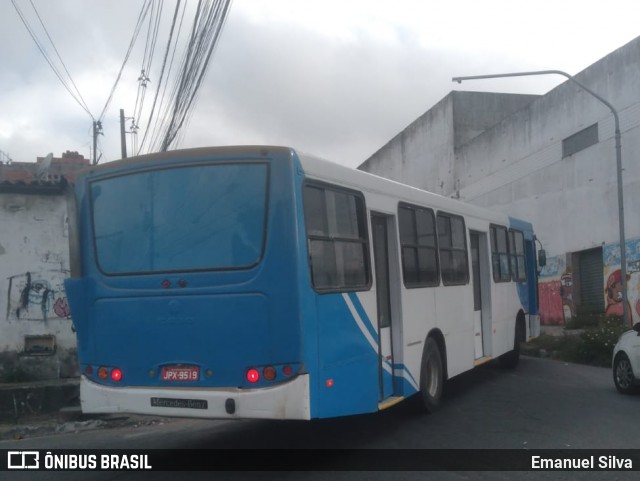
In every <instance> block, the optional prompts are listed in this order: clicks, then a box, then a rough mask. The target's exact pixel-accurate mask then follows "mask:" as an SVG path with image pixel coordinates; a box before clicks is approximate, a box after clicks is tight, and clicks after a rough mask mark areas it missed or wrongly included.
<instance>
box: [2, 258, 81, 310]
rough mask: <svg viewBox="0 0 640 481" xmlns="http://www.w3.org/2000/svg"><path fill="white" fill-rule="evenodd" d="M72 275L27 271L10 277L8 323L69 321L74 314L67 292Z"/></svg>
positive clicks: (57, 272) (57, 271) (60, 272)
mask: <svg viewBox="0 0 640 481" xmlns="http://www.w3.org/2000/svg"><path fill="white" fill-rule="evenodd" d="M68 275H69V272H68V271H65V270H52V271H44V272H38V273H33V272H27V273H24V274H18V275H15V276H12V277H9V303H8V306H7V320H29V321H45V322H46V321H47V320H49V319H52V318H61V319H67V318H69V317H70V315H71V312H70V310H69V305H68V303H67V296H66V293H65V291H64V279H65V278H66V277H68Z"/></svg>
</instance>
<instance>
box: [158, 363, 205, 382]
mask: <svg viewBox="0 0 640 481" xmlns="http://www.w3.org/2000/svg"><path fill="white" fill-rule="evenodd" d="M160 378H161V379H162V380H163V381H172V382H192V381H198V380H199V379H200V368H199V367H197V366H165V367H163V368H162V370H161V371H160Z"/></svg>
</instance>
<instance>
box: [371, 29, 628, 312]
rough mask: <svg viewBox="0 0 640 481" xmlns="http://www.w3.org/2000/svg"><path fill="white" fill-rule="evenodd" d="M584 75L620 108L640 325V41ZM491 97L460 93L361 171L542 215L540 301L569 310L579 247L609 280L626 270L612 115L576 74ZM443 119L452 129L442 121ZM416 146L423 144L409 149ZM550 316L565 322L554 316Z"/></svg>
mask: <svg viewBox="0 0 640 481" xmlns="http://www.w3.org/2000/svg"><path fill="white" fill-rule="evenodd" d="M576 79H577V80H578V81H579V82H581V83H583V84H584V85H586V86H588V87H589V88H590V89H591V90H593V91H595V92H597V93H598V94H599V95H601V96H602V97H604V98H605V99H607V100H608V101H609V102H610V103H611V104H612V105H614V107H615V108H616V110H617V111H618V113H619V115H620V123H621V132H622V155H623V164H624V172H623V178H624V182H623V185H624V209H625V212H626V226H625V227H626V229H625V231H626V238H627V246H626V249H627V260H628V265H627V269H628V272H629V273H630V276H629V279H628V282H629V285H628V294H629V298H630V300H631V304H630V310H631V311H632V312H633V315H634V319H633V320H634V321H636V322H637V321H640V222H639V221H638V218H639V216H638V214H639V213H640V161H639V160H640V94H639V92H640V37H639V38H637V39H635V40H633V41H632V42H630V43H629V44H627V45H625V46H623V47H621V48H620V49H618V50H616V51H615V52H613V53H612V54H610V55H608V56H607V57H605V58H604V59H602V60H600V61H599V62H597V63H595V64H594V65H592V66H590V67H589V68H587V69H585V70H584V71H583V72H580V73H579V74H578V75H576ZM482 95H483V94H478V93H471V92H453V93H452V94H450V95H449V96H447V97H446V98H445V99H444V100H443V101H442V102H440V103H439V104H438V105H436V106H435V107H434V108H433V109H432V110H433V113H430V112H431V111H430V112H428V113H427V114H425V115H423V116H422V117H421V118H420V119H418V120H416V121H415V122H414V123H413V124H412V125H411V126H410V127H409V128H407V129H406V130H405V131H403V132H402V133H400V134H399V135H398V136H396V137H395V138H394V139H393V140H392V141H391V142H390V143H389V144H387V146H385V147H384V148H383V149H381V150H380V151H379V152H377V153H376V154H374V155H373V156H372V157H371V159H369V160H367V161H366V162H365V163H364V164H363V165H362V166H361V167H360V168H362V169H363V170H367V171H370V172H372V173H375V174H379V175H384V176H387V177H391V178H394V179H396V180H400V181H402V182H406V183H409V184H412V185H414V186H416V187H420V188H424V189H427V190H431V191H433V192H437V193H440V194H443V195H447V196H452V197H459V198H460V199H462V200H464V201H467V202H471V203H474V204H478V205H482V206H486V207H491V208H496V209H499V210H502V211H504V212H506V213H508V214H510V215H513V216H516V217H522V218H525V219H528V220H530V221H532V222H533V224H534V227H535V229H536V231H537V235H538V237H539V238H540V240H541V241H542V243H543V245H544V247H545V249H546V250H547V253H548V256H549V260H550V263H549V267H548V268H546V269H545V270H544V271H543V273H542V274H543V279H542V280H543V281H544V282H548V283H550V284H549V285H548V286H544V285H543V286H541V287H542V290H545V292H541V299H542V298H544V299H547V298H548V299H549V302H550V303H554V304H555V305H556V306H559V307H560V316H562V306H563V302H566V299H565V300H564V301H563V299H562V295H561V291H562V290H561V289H560V287H561V286H562V282H565V283H567V285H569V284H570V283H571V276H572V273H573V272H575V267H576V266H575V265H572V264H573V262H572V260H575V253H579V252H581V251H585V250H588V249H592V248H599V249H602V256H603V266H604V269H603V286H606V285H607V282H610V280H611V278H613V277H614V276H615V273H616V271H618V270H619V269H620V245H619V230H618V200H617V192H618V188H617V181H616V161H615V149H614V146H615V144H614V121H613V116H612V114H611V111H610V110H609V109H608V108H607V107H606V106H605V105H603V104H602V103H601V102H599V101H598V100H597V99H595V98H594V97H593V96H592V95H590V94H589V93H587V92H585V91H583V89H581V88H580V87H579V86H577V85H576V84H575V83H574V82H571V81H569V80H567V81H566V82H564V83H563V84H561V85H559V86H558V87H557V88H555V89H553V90H552V91H550V92H549V93H547V94H546V95H544V96H542V97H539V98H534V97H530V98H528V99H527V98H522V99H520V100H519V101H518V100H517V98H514V100H513V101H512V102H511V103H509V99H508V97H507V96H505V97H496V98H495V100H493V101H492V100H491V97H484V98H483V96H482ZM486 95H488V96H489V95H495V94H486ZM516 97H517V96H516ZM492 102H493V103H492ZM443 112H444V113H443ZM439 122H442V123H444V125H436V124H437V123H439ZM593 124H597V126H598V142H597V143H596V144H594V145H592V146H590V147H587V148H585V149H584V150H581V151H578V152H576V153H574V154H573V155H570V156H568V157H565V158H563V151H562V141H563V139H565V138H567V137H569V136H571V135H573V134H575V133H577V132H579V131H581V130H582V129H585V128H587V127H589V126H590V125H593ZM407 145H414V146H415V147H413V148H412V149H411V150H410V151H409V150H408V149H407V148H406V146H407ZM391 154H393V155H391ZM447 175H450V178H449V177H447ZM610 276H612V277H610ZM551 283H553V284H551ZM547 291H548V292H547ZM564 291H565V292H566V289H564ZM574 291H575V289H574ZM542 294H544V295H542ZM547 294H548V295H547ZM604 296H605V289H604V288H603V297H604ZM606 303H607V306H609V304H614V301H612V300H611V299H606ZM571 307H572V308H573V307H575V306H571ZM613 307H615V306H613ZM554 312H557V310H554ZM572 312H573V313H575V311H572ZM552 318H553V319H552ZM548 321H549V322H556V321H557V322H560V321H562V322H563V321H564V319H559V318H558V315H557V314H554V315H553V316H551V317H549V319H548Z"/></svg>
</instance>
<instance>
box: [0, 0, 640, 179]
mask: <svg viewBox="0 0 640 481" xmlns="http://www.w3.org/2000/svg"><path fill="white" fill-rule="evenodd" d="M175 2H176V0H165V1H164V5H165V6H164V12H165V13H164V18H165V20H163V23H162V25H161V30H160V33H159V35H158V45H159V46H158V47H157V53H156V60H155V61H154V66H155V67H154V68H155V69H157V70H153V69H152V71H151V73H150V78H151V82H150V84H149V87H148V90H147V95H146V97H145V98H147V100H146V101H145V104H144V105H143V108H144V109H149V108H150V104H151V100H148V99H152V98H153V95H154V94H155V90H153V89H154V88H155V87H154V79H155V80H157V78H158V72H159V67H160V65H161V57H162V55H163V53H164V48H165V45H166V42H167V39H168V25H169V20H170V16H171V15H172V13H173V9H174V6H175ZM14 3H15V4H16V5H17V6H18V7H19V8H20V10H21V11H22V12H23V14H24V15H25V18H26V19H27V20H28V22H29V23H30V24H31V25H32V27H33V29H34V32H35V33H36V35H37V36H38V37H39V38H40V39H41V40H42V41H43V44H44V45H46V46H47V47H48V51H49V53H50V55H51V57H52V58H54V59H55V52H54V50H53V48H52V47H51V44H50V43H48V41H47V35H46V33H45V31H44V30H43V29H42V27H41V25H40V23H39V21H38V17H37V16H36V14H35V13H34V12H35V11H34V9H33V8H32V5H31V3H33V5H35V7H36V9H37V12H38V14H39V15H40V18H41V19H42V22H43V23H44V25H45V27H46V29H47V32H48V34H49V35H50V37H51V39H52V40H53V42H54V44H55V47H56V49H57V51H58V53H59V54H60V56H61V57H62V59H63V60H64V64H65V66H66V68H67V70H68V71H69V73H70V74H71V78H72V79H73V81H74V82H75V84H76V86H77V87H78V90H79V92H80V93H81V94H82V97H83V98H84V100H85V102H86V105H87V107H88V110H89V111H90V113H91V114H92V115H93V116H94V117H98V116H99V115H100V112H101V111H102V110H103V108H104V106H105V103H106V101H107V98H108V97H109V92H110V90H111V88H112V86H113V84H114V82H115V79H116V77H117V75H118V71H119V70H120V67H121V65H122V63H123V60H124V57H125V53H126V51H127V48H128V46H129V42H130V41H131V37H132V33H133V30H134V27H135V25H136V22H137V19H138V15H139V13H140V9H141V7H142V5H143V0H110V1H108V2H107V1H101V2H96V1H92V2H89V1H86V0H55V1H52V0H0V45H1V47H0V48H1V50H0V51H1V52H2V54H1V56H0V60H1V64H0V151H2V152H3V153H4V154H1V153H0V160H2V159H6V154H8V155H9V156H10V157H11V158H12V159H13V160H14V161H27V162H29V161H35V159H36V157H37V156H44V155H46V154H47V153H49V152H53V153H54V154H55V155H56V156H60V155H61V153H62V152H64V151H66V150H71V151H78V152H80V153H82V154H84V155H85V156H86V157H89V156H90V155H91V148H92V140H91V126H92V119H91V116H90V115H89V113H87V112H86V111H85V110H83V109H82V108H81V107H80V106H79V105H78V103H76V101H75V100H74V99H73V98H72V97H71V95H70V94H69V93H68V92H67V91H66V90H65V89H64V87H63V85H62V83H61V82H60V81H59V80H58V78H57V77H56V76H55V74H54V72H53V70H52V69H51V67H50V66H49V65H48V64H47V62H46V61H45V59H44V57H43V56H42V55H41V53H40V52H39V51H38V48H37V46H36V44H35V42H34V41H33V39H32V38H31V36H30V35H29V33H28V32H27V29H26V28H25V25H24V24H23V23H22V21H21V20H20V17H19V16H18V14H17V12H16V9H15V7H14ZM195 3H196V2H195V1H194V0H191V1H190V2H189V6H190V8H193V7H194V6H195ZM639 14H640V3H638V2H637V0H608V1H606V2H605V1H602V0H598V1H593V0H536V1H527V2H524V1H520V0H483V1H478V0H437V1H436V0H395V1H386V2H382V1H378V0H232V3H231V8H230V11H229V15H228V17H227V20H226V23H225V25H224V28H223V30H222V34H221V36H220V38H219V41H218V44H217V47H216V50H215V52H214V55H213V59H212V61H211V63H210V66H209V69H208V71H207V74H206V77H205V81H204V83H203V86H202V88H201V90H200V93H199V96H198V101H197V104H196V105H195V106H194V108H193V110H192V115H191V117H190V121H189V123H188V124H187V126H186V127H185V128H184V129H183V130H182V132H181V142H180V144H179V147H182V148H188V147H200V146H205V145H229V144H272V145H273V144H277V145H290V146H293V147H296V148H299V149H301V150H303V151H306V152H309V153H313V154H315V155H318V156H322V157H326V158H328V159H332V160H335V161H336V162H339V163H342V164H345V165H349V166H352V167H355V166H357V165H359V164H360V163H362V162H363V161H364V160H366V159H367V158H368V157H369V156H370V155H371V154H373V153H374V152H375V151H377V150H378V149H379V148H380V147H382V146H383V145H384V144H385V143H386V142H387V141H388V140H389V139H391V138H392V137H393V136H394V135H396V134H397V133H398V132H400V131H401V130H402V129H404V128H405V127H406V126H407V125H408V124H409V123H411V122H412V121H413V120H414V119H415V118H417V117H418V116H419V115H421V114H422V113H423V112H425V111H426V110H428V109H429V108H431V107H432V106H433V105H435V104H436V103H437V102H438V101H440V100H441V99H442V98H443V97H445V96H446V95H447V94H448V93H449V92H450V91H451V90H454V89H461V90H486V91H502V92H517V93H532V94H543V93H546V92H547V91H549V90H550V89H552V88H553V87H554V86H556V85H558V84H559V83H561V82H562V81H563V78H562V77H554V76H545V77H526V78H511V79H500V80H483V81H475V82H466V83H463V84H462V85H458V84H454V83H452V82H451V78H452V77H454V76H462V75H481V74H490V73H500V72H516V71H530V70H547V69H556V70H563V71H565V72H568V73H570V74H576V73H578V72H579V71H581V70H583V69H585V68H587V67H588V66H589V65H590V64H592V63H594V62H595V61H597V60H599V59H600V58H602V57H604V56H606V55H607V54H609V53H610V52H612V51H614V50H616V49H617V48H619V47H621V46H623V45H624V44H626V43H627V42H629V41H630V40H632V39H634V38H635V37H637V36H639V35H640V27H639V26H638V25H639V24H638V18H639ZM186 15H189V13H187V14H186ZM146 29H147V27H146V26H145V27H143V30H142V31H141V33H140V36H139V38H138V42H137V43H136V45H135V48H134V50H133V51H132V53H131V56H130V57H129V60H128V62H127V64H126V68H125V70H124V73H123V75H122V78H121V81H120V82H119V84H118V88H117V90H116V92H115V96H114V98H113V100H112V102H111V103H110V107H109V109H108V110H107V111H106V113H105V116H104V120H103V128H104V135H103V136H101V137H100V143H99V152H100V153H101V154H102V158H101V162H106V161H110V160H115V159H117V158H119V156H120V136H119V129H120V127H119V109H121V108H122V109H124V110H125V115H131V112H132V111H133V110H134V107H135V104H136V95H137V88H138V77H139V76H140V69H141V65H142V58H143V53H144V52H143V51H144V46H145V39H146V35H147V34H146ZM45 41H46V42H45ZM57 65H58V68H59V70H60V71H62V72H64V70H63V69H62V67H60V64H57ZM143 112H145V111H144V110H143ZM147 115H148V114H143V115H142V116H141V119H140V120H139V126H140V131H139V132H143V131H144V129H146V127H147V126H146V125H145V123H146V121H147ZM128 137H129V138H128V142H129V143H130V144H131V141H132V139H131V136H128ZM138 138H139V140H138V142H140V134H139V135H138ZM129 153H130V155H131V145H130V146H129Z"/></svg>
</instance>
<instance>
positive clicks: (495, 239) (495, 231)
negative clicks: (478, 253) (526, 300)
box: [491, 225, 511, 282]
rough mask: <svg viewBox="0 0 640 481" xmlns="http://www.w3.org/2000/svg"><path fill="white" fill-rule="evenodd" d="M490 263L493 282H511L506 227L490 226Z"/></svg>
mask: <svg viewBox="0 0 640 481" xmlns="http://www.w3.org/2000/svg"><path fill="white" fill-rule="evenodd" d="M491 263H492V265H493V280H494V281H495V282H509V281H510V280H511V272H510V268H509V267H510V266H509V264H510V261H509V245H508V242H507V228H506V227H502V226H497V225H492V226H491Z"/></svg>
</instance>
